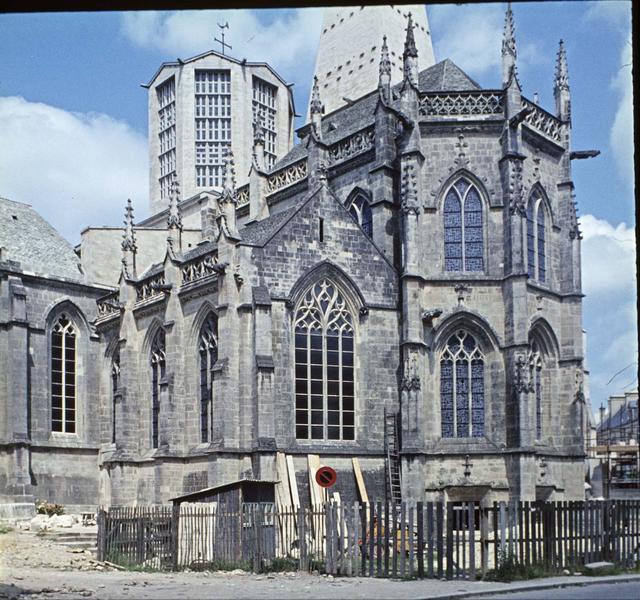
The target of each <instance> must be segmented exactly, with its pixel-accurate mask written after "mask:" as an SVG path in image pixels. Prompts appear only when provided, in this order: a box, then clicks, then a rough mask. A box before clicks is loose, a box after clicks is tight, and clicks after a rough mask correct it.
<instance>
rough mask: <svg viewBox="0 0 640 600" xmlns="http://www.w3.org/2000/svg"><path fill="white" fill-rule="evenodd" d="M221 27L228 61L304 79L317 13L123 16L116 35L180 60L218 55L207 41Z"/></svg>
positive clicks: (311, 54) (149, 13) (318, 23)
mask: <svg viewBox="0 0 640 600" xmlns="http://www.w3.org/2000/svg"><path fill="white" fill-rule="evenodd" d="M225 22H228V23H229V29H226V30H225V37H226V40H225V41H226V42H228V43H230V44H231V45H232V46H233V48H232V50H230V51H229V50H228V52H229V54H231V55H232V56H234V57H237V58H247V59H248V60H258V61H266V62H269V63H270V64H271V66H273V67H274V68H275V69H276V70H278V71H280V72H282V73H283V74H285V73H286V74H287V76H288V77H292V76H294V75H295V74H298V73H300V74H303V75H305V76H308V72H309V70H310V68H311V67H313V61H314V59H315V51H316V48H317V44H318V38H319V35H320V26H321V22H322V13H321V9H312V8H310V9H302V10H295V11H276V10H265V11H260V12H258V11H252V10H247V9H242V10H202V11H193V10H191V11H174V12H153V11H145V12H128V13H125V14H124V15H123V17H122V31H123V33H124V34H125V35H126V36H127V37H128V38H129V39H130V40H131V41H132V42H133V43H135V44H136V45H138V46H140V47H143V48H148V49H154V50H160V51H162V52H163V53H165V54H168V55H172V54H173V55H176V56H180V57H182V58H186V57H187V56H191V55H195V54H199V53H201V52H204V51H207V50H210V49H211V48H215V49H219V45H218V44H217V43H214V40H213V38H214V36H215V37H217V38H220V30H219V28H218V23H225Z"/></svg>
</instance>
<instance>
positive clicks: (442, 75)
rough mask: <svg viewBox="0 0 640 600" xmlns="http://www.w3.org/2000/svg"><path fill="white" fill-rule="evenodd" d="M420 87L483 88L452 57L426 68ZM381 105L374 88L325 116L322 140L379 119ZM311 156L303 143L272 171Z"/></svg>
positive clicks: (304, 132)
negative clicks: (378, 105)
mask: <svg viewBox="0 0 640 600" xmlns="http://www.w3.org/2000/svg"><path fill="white" fill-rule="evenodd" d="M401 87H402V82H400V83H397V84H396V85H394V86H393V91H394V92H396V93H397V92H399V91H400V88H401ZM418 89H419V90H420V92H423V93H426V92H444V91H450V92H462V91H472V90H479V89H481V87H480V86H479V85H478V84H477V83H476V82H475V81H474V80H473V79H471V77H469V76H468V75H467V74H466V73H465V72H464V71H463V70H462V69H461V68H460V67H458V66H457V65H456V64H455V63H454V62H453V61H452V60H451V59H449V58H446V59H445V60H442V61H440V62H439V63H437V64H435V65H433V66H431V67H429V68H428V69H425V70H424V71H422V72H421V73H420V74H419V75H418ZM377 104H378V91H377V90H374V91H372V92H370V93H369V94H367V95H366V96H363V97H362V98H359V99H358V100H356V101H355V102H353V103H352V104H350V105H348V106H343V107H341V108H339V109H338V110H335V111H334V112H332V113H329V114H328V115H326V116H325V117H323V119H322V141H323V142H324V143H325V144H327V145H329V146H330V145H331V144H334V143H335V142H337V141H338V140H341V139H343V138H345V137H347V136H349V135H351V134H352V133H355V132H356V131H360V130H361V129H364V128H365V127H366V126H367V125H371V124H373V122H374V121H375V110H376V106H377ZM308 130H309V124H307V125H304V126H303V127H301V128H299V129H298V134H299V135H300V136H301V137H304V136H305V135H307V133H308ZM305 156H307V149H306V147H305V145H304V143H302V144H297V145H295V146H294V147H293V148H292V149H291V150H290V151H289V152H288V154H286V155H285V156H283V157H282V158H281V159H280V160H279V161H278V162H276V164H275V165H274V166H273V168H272V169H271V172H272V173H273V172H274V171H277V170H279V169H281V168H282V167H286V166H287V165H290V164H292V163H294V162H296V161H298V160H300V159H301V158H304V157H305Z"/></svg>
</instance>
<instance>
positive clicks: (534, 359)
mask: <svg viewBox="0 0 640 600" xmlns="http://www.w3.org/2000/svg"><path fill="white" fill-rule="evenodd" d="M529 377H530V380H531V383H532V384H533V393H534V395H535V402H536V440H541V439H542V355H541V352H540V347H539V345H538V343H537V342H536V341H535V340H534V341H532V342H531V345H530V351H529Z"/></svg>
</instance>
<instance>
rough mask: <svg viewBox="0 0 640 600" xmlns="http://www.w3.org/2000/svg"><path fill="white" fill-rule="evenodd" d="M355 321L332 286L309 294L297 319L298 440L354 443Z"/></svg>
mask: <svg viewBox="0 0 640 600" xmlns="http://www.w3.org/2000/svg"><path fill="white" fill-rule="evenodd" d="M353 369H354V344H353V320H352V316H351V313H350V312H349V310H348V308H347V304H346V302H345V300H344V298H343V297H342V295H341V294H340V292H339V291H338V289H337V288H336V287H335V285H334V284H333V283H331V282H330V281H328V280H326V279H324V280H322V281H321V282H320V283H317V284H315V285H314V286H313V287H311V288H310V289H309V290H308V291H307V293H306V294H305V296H304V298H303V299H302V302H301V304H300V306H299V308H298V310H297V311H296V318H295V376H296V379H295V381H296V384H295V386H296V387H295V392H296V393H295V396H296V408H295V410H296V438H297V439H305V440H306V439H311V440H353V439H355V396H354V374H353Z"/></svg>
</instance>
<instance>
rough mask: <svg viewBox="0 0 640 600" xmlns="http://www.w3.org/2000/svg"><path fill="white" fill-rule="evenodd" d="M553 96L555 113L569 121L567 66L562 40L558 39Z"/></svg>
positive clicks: (569, 95) (562, 119)
mask: <svg viewBox="0 0 640 600" xmlns="http://www.w3.org/2000/svg"><path fill="white" fill-rule="evenodd" d="M553 96H554V98H555V100H556V115H557V117H558V118H559V119H560V120H561V121H565V122H570V121H571V94H570V92H569V68H568V66H567V53H566V51H565V49H564V42H563V41H562V40H560V44H559V48H558V58H557V59H556V73H555V81H554V85H553Z"/></svg>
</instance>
